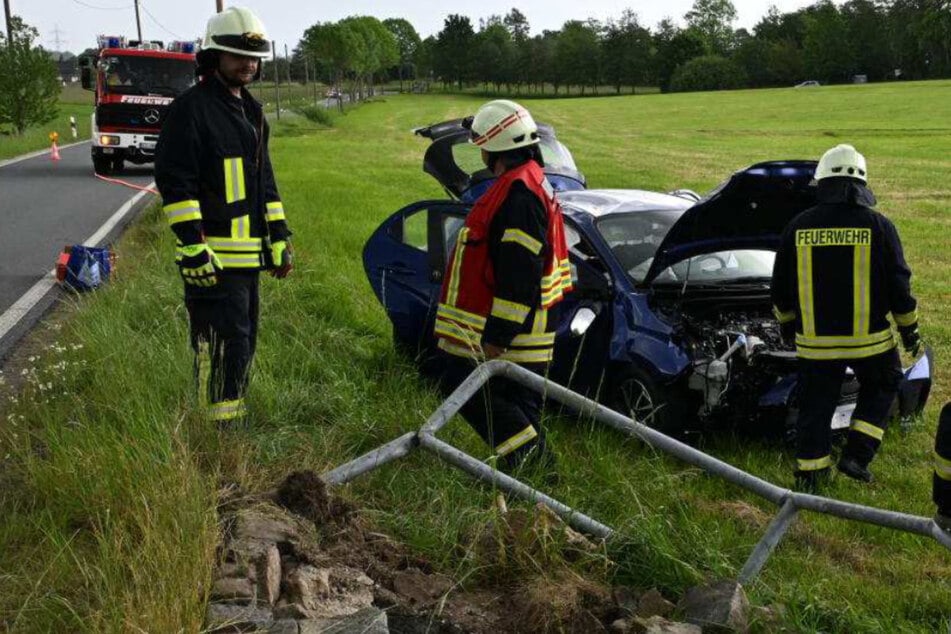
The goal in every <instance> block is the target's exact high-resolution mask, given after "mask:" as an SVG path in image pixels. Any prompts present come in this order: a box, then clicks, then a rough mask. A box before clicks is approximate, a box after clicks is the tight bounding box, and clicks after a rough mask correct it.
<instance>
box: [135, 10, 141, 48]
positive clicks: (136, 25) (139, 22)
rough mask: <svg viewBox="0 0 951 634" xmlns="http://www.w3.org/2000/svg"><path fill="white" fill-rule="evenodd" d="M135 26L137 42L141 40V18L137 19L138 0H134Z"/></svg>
mask: <svg viewBox="0 0 951 634" xmlns="http://www.w3.org/2000/svg"><path fill="white" fill-rule="evenodd" d="M135 28H136V30H137V31H138V32H139V42H141V41H142V20H141V19H139V0H135Z"/></svg>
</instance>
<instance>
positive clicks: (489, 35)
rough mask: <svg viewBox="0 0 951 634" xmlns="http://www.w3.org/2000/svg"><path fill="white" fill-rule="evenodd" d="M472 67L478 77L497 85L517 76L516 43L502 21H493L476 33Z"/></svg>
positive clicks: (497, 87) (508, 81) (496, 88)
mask: <svg viewBox="0 0 951 634" xmlns="http://www.w3.org/2000/svg"><path fill="white" fill-rule="evenodd" d="M475 40H476V45H475V55H474V56H473V62H472V65H473V66H472V67H473V70H474V72H475V76H476V78H478V79H480V80H481V81H483V82H487V83H492V84H494V85H495V90H496V91H498V90H499V89H500V88H501V86H502V84H510V83H512V81H513V80H514V78H515V73H514V69H515V56H516V51H515V43H514V42H512V36H511V35H510V34H509V31H508V29H507V28H505V26H504V25H503V24H502V22H501V21H492V22H489V23H488V26H486V27H485V28H483V29H482V30H481V31H479V33H478V34H477V35H476V38H475Z"/></svg>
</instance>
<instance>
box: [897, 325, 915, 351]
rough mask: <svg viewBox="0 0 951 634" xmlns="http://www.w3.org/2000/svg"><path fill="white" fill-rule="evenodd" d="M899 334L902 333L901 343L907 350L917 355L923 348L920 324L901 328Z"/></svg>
mask: <svg viewBox="0 0 951 634" xmlns="http://www.w3.org/2000/svg"><path fill="white" fill-rule="evenodd" d="M898 334H900V335H901V345H902V346H903V347H904V348H905V352H907V353H908V354H910V355H912V356H917V355H918V352H919V351H920V350H921V335H919V334H918V324H915V325H913V326H908V327H907V328H899V329H898Z"/></svg>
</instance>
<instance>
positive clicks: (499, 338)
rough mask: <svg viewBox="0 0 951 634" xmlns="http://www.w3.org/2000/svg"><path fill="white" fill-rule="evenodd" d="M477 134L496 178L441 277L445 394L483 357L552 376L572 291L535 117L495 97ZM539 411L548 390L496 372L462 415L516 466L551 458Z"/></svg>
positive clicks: (476, 123)
mask: <svg viewBox="0 0 951 634" xmlns="http://www.w3.org/2000/svg"><path fill="white" fill-rule="evenodd" d="M470 130H471V138H470V142H471V143H473V144H474V145H476V146H477V147H479V148H480V149H481V150H482V160H483V162H484V163H485V165H486V166H487V167H488V169H489V170H490V171H491V172H492V173H493V174H494V175H495V182H494V183H493V184H492V185H491V187H490V188H489V189H488V190H487V191H486V192H485V193H484V194H483V195H482V196H481V197H480V198H479V200H478V201H477V202H476V203H475V205H474V206H473V208H472V210H471V211H470V212H469V214H468V216H467V217H466V221H465V225H464V226H463V227H462V229H460V231H459V234H458V237H457V238H456V243H455V248H454V249H453V251H452V255H451V256H450V258H449V262H448V265H447V267H446V272H445V276H444V278H443V286H442V293H441V296H440V302H439V307H438V310H437V315H436V325H435V334H436V337H437V339H438V345H439V348H440V350H441V351H442V353H441V354H442V361H443V363H444V372H443V375H442V378H443V381H442V387H443V389H444V390H445V391H446V392H449V391H451V390H453V389H455V388H456V387H457V386H458V385H459V384H460V383H461V382H462V381H463V380H464V379H465V378H466V377H467V376H468V375H469V374H470V373H471V372H472V370H473V369H474V368H475V366H476V364H477V363H479V362H480V361H483V360H490V359H505V360H509V361H512V362H514V363H518V364H519V365H521V366H523V367H525V368H528V369H530V370H532V371H534V372H536V373H538V374H544V373H545V371H546V369H547V366H548V363H549V362H550V361H551V359H552V352H553V349H554V344H555V333H554V321H555V320H554V319H552V318H551V316H550V312H551V310H552V308H553V307H554V306H555V305H556V304H557V303H558V302H559V301H561V299H562V297H563V296H564V294H565V293H566V292H568V291H569V290H571V271H570V269H569V266H568V250H567V247H566V244H565V237H564V223H563V220H562V216H561V208H560V207H559V205H558V202H557V201H556V200H555V197H554V192H553V190H552V188H551V185H550V184H549V183H548V180H547V179H546V178H545V174H544V172H543V171H542V167H543V165H544V163H543V161H542V156H541V151H540V148H539V145H538V143H539V139H538V127H537V126H536V125H535V122H534V120H533V119H532V117H531V115H530V114H529V113H528V111H527V110H526V109H525V108H523V107H522V106H520V105H518V104H517V103H515V102H512V101H507V100H501V99H500V100H496V101H491V102H489V103H487V104H485V105H483V106H482V107H481V108H480V109H479V111H478V112H477V113H476V115H475V116H474V117H473V118H472V122H471V128H470ZM541 407H542V398H541V395H539V394H537V393H536V392H533V391H531V390H529V389H527V388H524V387H522V386H521V385H518V384H516V383H514V382H512V381H510V380H508V379H505V378H501V377H496V378H492V379H491V380H490V381H489V382H488V383H487V384H486V386H485V387H484V388H483V389H482V391H481V392H479V393H478V394H476V395H475V396H474V397H473V398H472V399H470V401H469V402H468V403H467V404H466V405H465V407H463V409H462V414H463V416H464V417H465V418H466V420H467V421H468V422H469V424H470V425H472V427H473V428H474V429H475V430H476V431H477V432H478V433H479V435H480V436H481V437H482V438H483V440H485V442H486V443H488V444H489V446H491V447H492V448H493V449H494V451H495V456H496V457H497V458H498V459H499V464H500V466H502V467H503V468H506V469H507V470H511V469H514V468H516V467H518V466H520V465H522V464H525V463H526V462H536V461H539V460H542V461H551V454H550V452H549V451H548V449H547V448H546V446H545V436H544V431H543V429H542V428H541V426H540V424H539V420H540V418H541Z"/></svg>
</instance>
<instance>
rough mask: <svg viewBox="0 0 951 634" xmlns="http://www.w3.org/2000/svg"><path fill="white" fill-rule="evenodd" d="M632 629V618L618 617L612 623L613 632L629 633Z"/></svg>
mask: <svg viewBox="0 0 951 634" xmlns="http://www.w3.org/2000/svg"><path fill="white" fill-rule="evenodd" d="M630 631H631V619H617V620H616V621H614V622H613V623H611V628H610V632H611V634H628V633H629V632H630Z"/></svg>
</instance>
